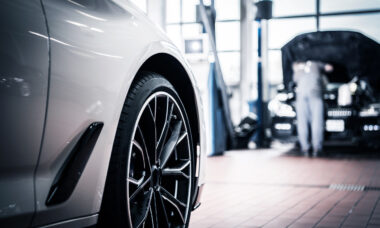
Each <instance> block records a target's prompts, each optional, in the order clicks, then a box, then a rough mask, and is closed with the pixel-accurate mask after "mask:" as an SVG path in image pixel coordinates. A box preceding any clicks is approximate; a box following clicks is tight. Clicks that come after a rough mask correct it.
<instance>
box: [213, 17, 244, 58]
mask: <svg viewBox="0 0 380 228" xmlns="http://www.w3.org/2000/svg"><path fill="white" fill-rule="evenodd" d="M216 47H217V49H218V51H226V50H228V51H230V50H235V51H236V50H239V49H240V23H239V22H217V23H216Z"/></svg>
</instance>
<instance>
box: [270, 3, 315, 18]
mask: <svg viewBox="0 0 380 228" xmlns="http://www.w3.org/2000/svg"><path fill="white" fill-rule="evenodd" d="M315 13H316V0H274V1H273V16H274V17H278V16H289V15H300V14H315Z"/></svg>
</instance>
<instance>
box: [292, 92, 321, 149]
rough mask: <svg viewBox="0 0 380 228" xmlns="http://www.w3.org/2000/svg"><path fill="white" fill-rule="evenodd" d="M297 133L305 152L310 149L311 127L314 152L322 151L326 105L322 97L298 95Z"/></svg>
mask: <svg viewBox="0 0 380 228" xmlns="http://www.w3.org/2000/svg"><path fill="white" fill-rule="evenodd" d="M296 112H297V131H298V139H299V141H300V144H301V149H302V150H303V151H308V150H309V149H310V142H309V126H310V127H311V131H310V132H311V142H312V146H313V151H314V152H317V151H320V150H322V146H323V133H324V124H325V123H324V104H323V100H322V97H321V96H315V95H314V96H313V95H311V96H310V95H309V96H307V95H303V94H297V100H296Z"/></svg>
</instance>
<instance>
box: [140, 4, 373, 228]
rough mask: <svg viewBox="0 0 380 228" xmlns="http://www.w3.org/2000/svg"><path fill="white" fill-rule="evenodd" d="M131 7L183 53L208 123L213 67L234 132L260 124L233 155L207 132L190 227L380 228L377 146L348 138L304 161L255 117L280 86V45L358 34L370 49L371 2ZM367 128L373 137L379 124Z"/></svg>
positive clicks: (261, 117) (290, 144) (294, 145)
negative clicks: (305, 37)
mask: <svg viewBox="0 0 380 228" xmlns="http://www.w3.org/2000/svg"><path fill="white" fill-rule="evenodd" d="M133 2H134V3H135V4H136V5H138V6H139V7H140V8H141V9H142V10H143V11H145V12H146V13H147V15H148V16H149V17H150V18H152V19H153V21H154V22H156V23H157V24H158V25H159V26H160V27H161V28H162V29H163V30H164V31H165V32H166V33H167V34H168V36H169V37H170V38H171V39H172V41H173V42H174V43H175V44H176V45H177V46H178V47H179V48H180V49H181V50H182V51H183V52H184V53H185V57H186V58H187V60H188V61H189V63H190V65H191V67H192V69H193V71H194V75H195V77H196V79H197V80H198V81H197V83H198V85H199V89H200V91H201V94H202V96H203V102H204V107H205V109H206V113H207V115H210V116H213V112H216V110H215V107H214V106H212V104H213V103H212V101H210V97H212V96H213V94H212V92H210V90H211V89H210V88H211V87H210V78H211V79H212V78H213V73H214V74H216V77H218V75H217V74H218V72H217V70H213V69H211V68H213V67H215V63H216V64H220V68H221V71H222V72H219V74H221V75H222V78H223V80H224V83H225V90H226V91H225V93H227V96H226V97H227V100H228V101H227V103H228V105H227V107H229V112H230V113H229V114H228V115H229V116H230V119H231V123H232V126H233V128H234V129H235V131H236V129H237V127H242V126H243V124H244V122H242V120H244V118H246V117H248V116H250V115H251V114H252V113H254V114H255V115H256V118H258V121H261V122H260V123H261V124H259V125H258V126H259V127H257V126H256V128H255V129H254V130H252V131H254V132H259V133H257V134H256V137H253V135H254V134H255V133H252V131H251V130H249V131H250V133H249V134H250V135H251V136H250V137H249V139H248V140H246V141H243V142H242V143H241V145H239V148H240V149H239V150H237V149H232V150H231V147H229V146H228V145H225V144H227V143H224V142H223V140H222V142H219V141H218V140H217V139H215V138H218V137H219V138H220V137H222V138H223V139H225V138H224V137H227V136H226V135H228V130H227V128H228V126H226V127H225V128H224V129H222V131H225V133H223V134H221V133H215V132H218V131H219V130H220V129H219V130H218V129H217V130H214V131H215V132H212V131H213V130H211V132H208V134H210V135H212V136H213V137H214V140H213V141H212V143H210V144H211V145H209V149H210V153H209V157H208V159H207V171H206V172H207V175H206V187H205V190H204V192H203V195H202V204H201V206H200V207H199V208H198V209H197V210H195V211H194V212H193V214H192V218H191V222H190V227H194V228H197V227H217V228H218V227H380V151H379V147H376V146H375V147H368V148H367V147H362V146H361V145H359V146H358V145H356V144H355V145H351V144H352V143H353V141H354V140H351V139H349V140H348V141H347V140H346V141H345V142H343V143H342V142H339V143H337V145H336V143H335V144H334V143H333V145H327V146H326V147H325V151H326V152H327V154H326V155H325V156H322V157H316V158H315V157H314V158H310V157H305V156H303V155H302V153H301V152H300V151H299V149H297V143H295V141H294V140H293V141H287V140H277V139H276V138H275V137H274V135H273V133H271V127H270V126H271V124H272V125H273V123H271V120H272V119H271V118H270V117H268V116H270V114H269V113H267V111H262V109H264V110H266V108H265V107H266V106H267V105H268V103H270V101H271V100H272V99H273V98H275V97H276V95H277V93H278V91H279V89H278V88H279V86H280V85H281V84H284V83H285V82H284V81H283V73H284V72H283V66H282V64H283V63H284V60H283V59H282V58H283V55H282V52H281V51H282V47H283V46H284V45H285V44H287V43H288V42H289V41H290V40H292V39H293V38H294V37H296V36H298V35H301V34H305V33H311V32H320V31H321V32H323V31H353V32H359V33H361V34H363V35H365V36H367V37H369V38H370V39H372V40H374V41H375V42H377V43H378V42H379V41H380V29H379V28H380V2H379V1H372V0H363V1H356V0H349V1H342V0H273V1H265V0H264V1H251V0H229V1H225V0H210V1H198V0H146V1H141V0H135V1H133ZM262 2H264V3H263V4H268V2H269V5H271V8H269V9H267V8H264V9H260V7H261V6H260V4H262ZM200 4H203V5H204V6H205V9H208V10H209V11H206V13H208V14H209V15H210V14H211V15H212V11H213V10H214V12H215V14H216V17H215V18H214V19H215V21H213V17H212V16H209V17H208V19H209V20H211V22H210V21H207V20H206V21H205V18H206V19H207V17H206V16H205V15H203V18H202V9H199V5H200ZM197 5H198V8H197ZM210 9H211V10H210ZM260 14H262V15H261V17H260V16H258V15H260ZM213 22H214V23H213ZM207 23H209V24H210V25H211V26H209V27H210V28H207V27H208V26H207V25H206V24H207ZM213 27H214V28H213ZM213 30H214V32H212V31H213ZM210 33H211V35H210ZM213 33H214V34H213ZM210 36H211V37H212V38H213V39H212V38H210ZM193 41H200V43H197V42H195V43H193V44H192V43H191V42H193ZM209 41H211V44H210V42H209ZM213 42H214V43H215V44H214V46H213V44H212V43H213ZM191 48H193V50H192V49H191ZM213 49H215V50H213ZM210 53H213V54H214V56H212V57H210ZM215 55H216V58H215ZM377 61H379V59H377ZM215 72H216V73H215ZM210 75H211V76H210ZM378 76H380V75H379V74H378ZM211 81H212V80H211ZM221 101H222V102H224V100H223V98H222V99H221ZM222 110H223V109H222ZM260 110H261V112H262V113H260ZM214 117H215V116H214ZM216 118H217V117H216ZM378 120H379V117H377V123H378ZM212 121H215V120H212V118H209V117H206V128H208V127H209V128H210V129H215V128H217V127H218V126H217V125H218V124H215V123H214V122H212ZM221 122H222V123H223V122H225V121H224V119H223V120H222V121H221ZM224 125H228V123H224ZM278 126H279V127H280V128H281V127H283V128H285V129H287V126H286V125H278ZM369 127H371V129H372V131H374V132H377V131H378V130H379V126H378V125H377V124H374V125H371V126H370V125H367V127H366V128H367V130H369ZM240 130H241V129H240ZM377 141H379V137H377V138H376V137H375V138H372V139H370V140H369V144H372V143H373V142H375V143H374V144H376V142H377ZM223 143H224V145H223ZM220 144H222V145H220ZM369 144H367V146H368V145H369Z"/></svg>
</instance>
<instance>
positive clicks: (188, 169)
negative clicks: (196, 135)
mask: <svg viewBox="0 0 380 228" xmlns="http://www.w3.org/2000/svg"><path fill="white" fill-rule="evenodd" d="M190 148H191V146H190V140H189V131H188V129H187V126H186V120H185V117H184V115H183V113H182V110H181V108H180V106H179V105H178V103H177V101H176V100H175V99H174V98H173V97H172V96H171V95H170V94H168V93H166V92H156V93H154V94H152V95H151V96H149V98H148V99H147V100H146V101H145V103H144V105H143V107H142V108H141V110H140V112H139V115H138V118H137V121H136V123H135V126H134V129H133V134H132V142H131V145H130V148H129V155H128V160H127V162H128V163H127V179H126V189H127V204H128V205H127V206H128V209H129V210H128V215H129V218H130V219H129V222H130V226H131V227H183V226H184V225H185V224H186V221H187V216H188V214H189V213H188V212H189V210H190V192H191V179H192V164H191V149H190Z"/></svg>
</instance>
